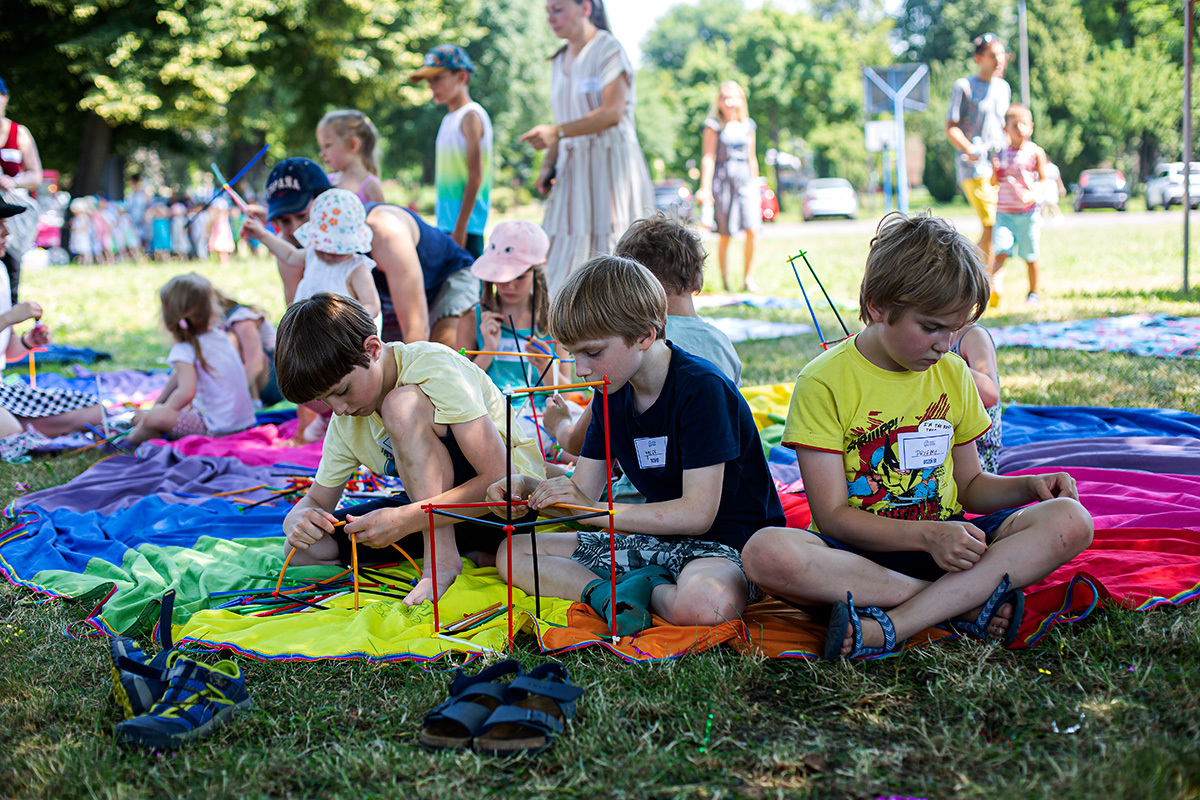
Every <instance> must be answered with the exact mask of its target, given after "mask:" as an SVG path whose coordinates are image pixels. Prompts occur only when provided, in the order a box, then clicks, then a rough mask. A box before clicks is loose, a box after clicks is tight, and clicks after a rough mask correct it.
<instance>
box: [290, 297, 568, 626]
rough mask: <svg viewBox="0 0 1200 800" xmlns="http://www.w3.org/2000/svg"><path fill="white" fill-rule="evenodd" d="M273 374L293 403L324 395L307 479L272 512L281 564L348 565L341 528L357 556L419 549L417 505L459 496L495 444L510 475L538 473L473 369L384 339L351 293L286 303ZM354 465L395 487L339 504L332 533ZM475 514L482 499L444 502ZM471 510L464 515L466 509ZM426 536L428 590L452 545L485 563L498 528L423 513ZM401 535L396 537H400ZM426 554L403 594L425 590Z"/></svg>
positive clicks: (499, 469)
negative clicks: (327, 416)
mask: <svg viewBox="0 0 1200 800" xmlns="http://www.w3.org/2000/svg"><path fill="white" fill-rule="evenodd" d="M275 374H276V377H277V379H278V381H279V388H280V391H282V392H283V396H284V397H286V398H287V399H288V400H291V401H292V402H294V403H304V402H308V401H310V400H315V399H319V400H324V401H325V402H326V403H328V404H329V405H330V407H331V408H332V409H333V418H332V419H331V420H330V422H329V431H328V432H327V433H326V435H325V444H324V447H323V450H322V452H321V464H320V466H319V467H318V468H317V474H316V477H315V478H314V480H313V484H312V487H311V488H310V489H309V490H308V493H307V494H305V496H304V498H303V499H301V500H300V502H299V503H297V504H296V506H295V508H293V509H292V511H291V512H290V513H288V515H287V517H286V518H285V519H284V521H283V531H284V533H285V534H286V536H287V544H286V545H285V549H286V551H287V552H291V551H292V550H293V549H294V550H295V552H294V553H293V554H292V557H291V563H293V564H334V563H341V564H349V563H350V558H351V548H350V542H349V540H348V537H347V536H345V535H342V533H343V532H344V533H345V534H349V535H351V536H354V537H355V541H356V543H357V544H358V545H365V547H358V560H359V563H365V564H371V563H389V562H395V561H397V560H398V559H399V558H400V556H399V554H397V553H396V551H395V550H393V549H392V548H391V545H392V544H398V545H399V546H400V547H402V548H404V550H405V551H406V552H408V553H410V554H412V555H413V556H414V557H416V556H420V555H423V554H425V553H428V552H430V542H429V535H430V532H429V519H428V517H427V516H426V514H425V512H424V511H422V510H421V508H420V506H421V504H422V503H427V502H428V503H471V502H480V501H482V500H483V498H484V494H485V493H486V491H487V488H488V486H490V485H491V484H492V483H494V482H495V481H497V480H500V479H502V478H503V477H504V471H505V461H506V449H511V453H512V467H513V470H514V471H515V473H516V474H517V475H528V476H529V477H531V478H534V479H541V478H542V477H544V476H545V472H544V471H543V461H542V456H541V454H540V453H539V452H538V447H537V442H536V441H534V440H533V439H531V438H529V437H528V436H527V435H526V434H524V433H523V432H521V430H520V428H519V427H517V428H514V429H513V431H512V439H511V441H507V442H506V441H505V438H504V433H503V432H504V430H505V417H506V413H507V412H506V403H505V400H504V397H503V396H502V395H501V394H500V391H499V390H498V389H497V388H496V386H495V384H493V383H492V381H491V380H490V379H489V378H488V377H487V375H486V374H485V373H484V371H483V370H481V369H480V368H479V367H478V366H476V365H475V364H473V363H472V362H470V361H468V360H467V359H465V358H463V357H462V356H460V355H459V354H458V353H455V352H454V351H453V350H451V349H450V348H448V347H446V346H445V345H442V344H436V343H433V342H413V343H411V344H405V343H402V342H392V343H387V344H385V343H384V342H383V340H381V339H380V338H379V335H378V334H377V333H376V330H375V323H374V321H373V320H372V319H371V317H370V315H369V314H367V312H366V311H364V310H363V307H362V306H361V305H359V304H358V303H357V302H355V301H353V300H351V299H349V298H346V297H341V296H339V295H334V294H329V293H321V294H317V295H314V296H313V297H310V298H308V299H307V300H300V301H298V302H295V303H293V304H292V305H291V306H290V307H289V308H288V310H287V313H285V314H284V315H283V320H282V321H281V322H280V323H279V332H278V335H277V338H276V344H275ZM360 465H366V466H367V467H368V468H369V469H370V470H372V471H373V472H376V473H378V474H380V475H384V474H387V475H397V476H399V477H400V479H401V481H403V483H404V489H405V494H400V495H398V496H396V497H394V498H388V499H386V500H380V501H375V502H372V503H367V504H364V505H361V506H357V507H355V508H351V509H348V510H347V512H346V513H340V514H339V516H342V517H344V518H345V519H346V520H348V523H347V524H346V526H345V528H344V529H343V531H342V532H338V533H337V534H335V533H334V530H335V528H334V523H335V522H337V521H338V516H335V515H334V513H333V511H334V509H335V508H336V507H337V504H338V500H339V499H340V498H341V496H342V491H343V490H344V488H345V486H346V481H347V480H348V479H349V478H350V477H351V476H352V475H353V474H354V472H355V471H356V470H357V469H358V467H359V466H360ZM455 511H456V512H461V513H463V514H465V515H467V516H484V512H485V510H484V509H482V508H481V509H455ZM472 512H476V513H472ZM435 522H436V528H435V529H434V531H433V537H434V539H433V544H434V546H435V548H436V556H437V579H438V586H437V594H438V596H439V597H440V596H441V595H442V594H443V593H445V591H446V589H447V588H448V587H449V586H450V584H451V583H452V582H453V581H454V579H455V578H457V577H458V576H459V575H460V574H461V573H462V558H461V557H460V555H459V554H460V553H462V554H463V555H465V556H467V557H468V558H470V559H471V560H472V561H474V562H475V563H476V564H479V565H481V566H491V565H492V564H493V563H495V552H496V548H497V547H498V546H499V544H500V542H501V541H503V539H504V533H503V532H502V531H501V530H500V529H498V528H494V527H491V526H486V525H479V524H475V523H470V522H457V524H456V521H455V519H454V518H452V517H441V516H438V517H435ZM406 537H408V538H406ZM432 567H433V562H432V561H431V560H430V559H428V558H427V559H426V562H425V567H424V574H423V575H422V576H421V580H420V582H419V583H418V584H417V585H416V587H414V588H413V590H412V592H410V593H409V595H408V597H407V598H405V602H406V603H407V604H409V605H415V604H417V603H421V602H423V601H425V600H430V599H432V598H433V569H432Z"/></svg>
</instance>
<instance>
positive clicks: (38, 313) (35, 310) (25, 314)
mask: <svg viewBox="0 0 1200 800" xmlns="http://www.w3.org/2000/svg"><path fill="white" fill-rule="evenodd" d="M12 310H13V313H14V314H15V315H16V316H17V319H14V320H13V323H12V324H14V325H16V324H17V323H18V322H24V321H25V320H27V319H41V318H42V307H41V306H40V305H38V304H37V303H35V302H33V301H32V300H26V301H25V302H24V303H17V304H16V305H15V306H13V307H12Z"/></svg>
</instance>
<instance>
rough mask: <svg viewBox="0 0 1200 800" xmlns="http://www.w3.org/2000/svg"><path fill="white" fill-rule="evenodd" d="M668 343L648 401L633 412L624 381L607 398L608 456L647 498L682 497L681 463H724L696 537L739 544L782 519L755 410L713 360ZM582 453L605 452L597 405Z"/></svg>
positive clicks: (690, 466) (688, 465) (630, 394)
mask: <svg viewBox="0 0 1200 800" xmlns="http://www.w3.org/2000/svg"><path fill="white" fill-rule="evenodd" d="M667 345H668V346H670V347H671V365H670V368H669V369H668V370H667V379H666V381H665V382H664V383H663V388H662V391H661V392H660V393H659V395H658V399H657V400H655V401H654V405H652V406H650V408H648V409H646V410H645V411H644V412H642V413H641V414H638V413H637V412H636V411H635V409H634V397H633V388H632V387H631V386H630V385H629V384H626V385H624V386H622V387H621V388H620V389H619V390H617V391H616V392H614V393H613V394H612V395H610V396H609V398H608V400H609V408H608V414H609V423H610V425H611V426H612V440H611V445H612V455H613V458H614V459H616V460H617V461H618V462H620V464H621V468H622V469H623V470H624V471H625V474H626V475H628V476H629V480H630V481H632V482H633V485H634V487H635V488H636V489H637V490H638V491H639V492H641V493H642V495H643V496H645V498H646V502H647V503H661V502H664V501H666V500H678V499H679V498H680V497H682V496H683V471H684V470H686V469H700V468H702V467H711V466H713V465H714V464H721V463H724V464H725V478H724V483H723V484H722V486H721V505H720V506H719V508H718V509H717V516H716V518H715V519H714V520H713V524H712V527H711V528H710V529H709V530H708V531H707V532H706V533H703V534H700V535H697V536H696V538H698V539H703V540H705V541H713V542H721V543H722V544H727V545H729V546H730V547H732V548H734V549H735V550H738V551H740V550H741V549H742V547H743V546H744V545H745V544H746V540H748V539H749V538H750V536H751V535H753V534H754V532H755V531H757V530H759V529H760V528H764V527H767V526H769V525H783V524H785V522H784V516H783V505H782V504H780V502H779V495H778V494H776V493H775V483H774V481H772V480H771V474H770V472H768V470H767V460H766V458H764V457H763V449H762V442H761V441H760V440H759V438H758V429H757V428H755V427H754V417H753V416H752V415H751V413H750V406H748V405H746V400H745V398H743V397H742V395H741V392H739V391H738V390H737V387H736V386H734V385H733V382H732V381H730V380H729V378H727V377H725V375H724V374H722V373H721V371H720V370H719V369H717V367H716V366H715V365H714V364H713V363H712V362H710V361H706V360H705V359H703V358H700V357H698V356H694V355H692V354H691V353H688V352H685V351H683V350H680V349H679V348H677V347H674V346H672V345H671V343H670V342H667ZM595 402H596V403H597V404H600V403H602V402H603V401H602V398H600V397H597V398H596V400H595ZM581 455H582V456H583V457H584V458H591V459H595V460H598V461H603V460H604V413H603V406H602V405H596V407H595V408H594V409H593V413H592V422H591V425H589V426H588V430H587V436H586V437H585V439H584V442H583V452H582V454H581ZM618 524H619V521H618Z"/></svg>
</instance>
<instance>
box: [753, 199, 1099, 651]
mask: <svg viewBox="0 0 1200 800" xmlns="http://www.w3.org/2000/svg"><path fill="white" fill-rule="evenodd" d="M987 302H988V279H987V273H986V271H985V270H984V266H983V264H982V263H981V262H980V259H979V251H978V249H977V248H976V247H975V245H973V244H972V243H971V242H970V241H968V240H967V239H966V238H965V237H964V236H962V235H961V234H960V233H958V232H957V231H955V230H954V228H953V226H952V225H951V224H950V223H949V222H947V221H945V220H942V219H938V218H936V217H930V216H918V217H908V216H906V215H904V214H899V213H895V214H889V215H888V216H887V217H885V218H884V219H883V221H882V222H881V223H880V225H879V228H878V231H877V232H876V235H875V238H874V239H873V240H872V242H871V250H870V254H869V255H868V256H867V265H866V272H865V274H864V276H863V281H862V287H861V289H860V291H859V307H860V309H861V311H860V312H859V314H860V317H861V318H862V321H863V322H864V323H866V326H867V327H866V329H865V330H864V331H862V332H861V333H859V334H858V335H856V336H854V337H851V338H850V339H847V340H846V341H844V342H842V343H841V344H838V345H837V346H835V347H831V348H830V349H829V350H828V351H827V352H825V353H822V354H821V355H820V356H818V357H817V358H815V359H813V360H812V361H811V362H809V364H808V365H807V366H805V368H804V369H803V370H802V371H801V373H800V378H799V380H797V382H796V388H795V391H794V392H793V393H792V405H791V408H790V409H789V411H788V418H787V424H786V427H785V429H784V438H783V441H784V442H785V443H786V444H788V445H790V446H791V447H793V448H794V449H795V450H796V453H797V455H798V458H799V463H800V474H801V476H802V477H803V478H804V486H805V488H806V489H807V493H808V501H809V507H810V508H811V510H812V517H813V526H812V529H811V530H807V531H803V530H793V529H789V528H765V529H764V530H761V531H759V532H758V533H756V534H755V535H754V537H753V538H752V539H751V540H750V542H749V543H748V544H747V545H746V550H745V562H746V573H747V574H748V575H749V576H750V578H751V580H753V581H755V582H756V583H758V584H759V585H760V586H762V587H763V589H764V590H765V591H767V592H769V593H771V594H773V595H777V596H779V597H782V598H783V599H785V600H788V601H791V602H794V603H798V604H805V605H833V611H832V614H831V617H830V622H829V630H828V633H827V634H826V639H825V657H826V658H828V659H838V658H854V657H859V656H867V655H874V654H877V653H883V652H889V651H892V650H896V649H898V648H899V647H900V646H901V645H903V643H904V640H905V639H907V638H908V637H910V636H912V635H913V634H915V633H917V632H919V631H921V630H924V629H925V628H928V627H929V626H931V625H933V624H935V623H938V622H941V621H943V620H946V619H951V620H952V621H953V624H954V625H955V626H956V627H958V628H959V629H961V630H965V631H967V632H969V633H971V634H973V635H975V636H978V637H980V638H993V639H999V640H1002V641H1003V642H1004V644H1005V645H1009V644H1011V643H1012V642H1013V641H1014V640H1015V638H1016V634H1017V629H1018V628H1019V626H1020V623H1021V612H1022V609H1023V607H1024V596H1023V594H1022V593H1021V590H1020V588H1019V587H1024V586H1029V585H1030V584H1032V583H1036V582H1037V581H1039V580H1041V579H1042V578H1044V577H1045V576H1047V575H1049V574H1050V573H1051V572H1053V571H1054V570H1055V569H1057V568H1058V567H1059V566H1061V565H1062V564H1065V563H1066V562H1067V561H1069V560H1071V559H1072V558H1074V557H1075V556H1076V555H1077V554H1078V553H1079V552H1080V551H1082V550H1083V549H1084V548H1086V547H1087V546H1088V544H1089V543H1090V542H1091V540H1092V519H1091V516H1090V515H1089V514H1088V512H1087V511H1086V510H1084V508H1083V506H1081V505H1080V504H1079V501H1078V494H1077V492H1076V489H1075V481H1074V480H1073V479H1072V478H1071V476H1069V475H1067V474H1066V473H1063V472H1059V473H1053V474H1048V475H1027V476H1021V477H998V476H996V475H992V474H989V473H987V472H983V471H981V469H980V467H979V456H978V454H977V452H976V449H975V447H974V442H975V439H977V438H978V437H979V436H981V435H982V434H983V433H984V432H985V431H986V430H987V429H988V425H989V421H988V416H987V414H986V413H985V411H984V407H983V403H982V402H980V399H979V394H978V392H977V391H976V389H975V385H974V383H972V381H971V376H970V374H969V370H968V368H967V366H966V364H964V363H963V361H962V359H960V358H957V357H953V356H951V357H945V356H946V354H947V352H948V351H949V349H950V341H951V338H952V336H953V335H954V332H955V331H958V330H961V329H963V328H964V327H965V326H967V325H969V324H970V323H972V322H974V321H975V320H976V319H978V318H979V315H980V314H981V313H983V310H984V309H985V308H986V306H987ZM1028 504H1034V505H1028ZM964 509H965V510H967V511H970V512H972V513H979V514H986V515H987V516H983V517H979V518H977V519H973V520H971V521H969V522H968V521H967V520H966V518H965V517H964V516H963V513H962V512H963V510H964ZM818 528H819V531H818ZM1014 587H1017V588H1014ZM860 615H861V616H860Z"/></svg>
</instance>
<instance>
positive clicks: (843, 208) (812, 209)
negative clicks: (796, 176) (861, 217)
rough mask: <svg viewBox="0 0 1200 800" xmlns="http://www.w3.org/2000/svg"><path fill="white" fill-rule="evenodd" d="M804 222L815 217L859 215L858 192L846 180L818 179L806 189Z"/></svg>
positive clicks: (847, 217)
mask: <svg viewBox="0 0 1200 800" xmlns="http://www.w3.org/2000/svg"><path fill="white" fill-rule="evenodd" d="M803 211H804V221H805V222H808V221H809V220H810V219H813V218H814V217H845V218H846V219H854V216H855V215H856V214H858V192H856V191H854V187H853V186H851V185H850V181H848V180H846V179H845V178H817V179H816V180H811V181H809V182H808V186H807V187H805V189H804V203H803Z"/></svg>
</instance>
